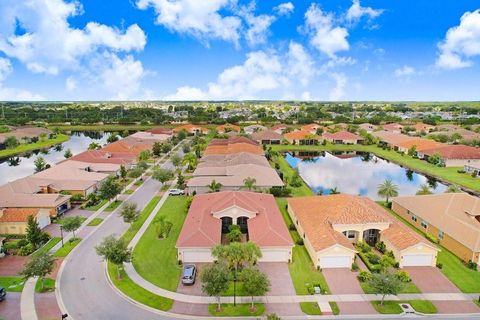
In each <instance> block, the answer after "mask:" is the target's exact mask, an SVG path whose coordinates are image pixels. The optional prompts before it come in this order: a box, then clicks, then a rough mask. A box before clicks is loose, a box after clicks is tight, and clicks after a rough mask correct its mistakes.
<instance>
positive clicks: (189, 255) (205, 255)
mask: <svg viewBox="0 0 480 320" xmlns="http://www.w3.org/2000/svg"><path fill="white" fill-rule="evenodd" d="M181 252H182V256H181V257H180V259H181V260H182V261H183V262H212V261H213V258H212V255H211V254H210V250H183V251H181Z"/></svg>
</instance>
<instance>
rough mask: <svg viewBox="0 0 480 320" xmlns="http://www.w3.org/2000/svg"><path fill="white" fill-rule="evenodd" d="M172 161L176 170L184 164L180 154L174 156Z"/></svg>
mask: <svg viewBox="0 0 480 320" xmlns="http://www.w3.org/2000/svg"><path fill="white" fill-rule="evenodd" d="M170 160H171V161H172V164H173V166H174V167H175V168H178V167H179V166H180V165H181V164H182V158H181V157H180V156H179V155H178V154H174V155H173V156H172V157H171V158H170Z"/></svg>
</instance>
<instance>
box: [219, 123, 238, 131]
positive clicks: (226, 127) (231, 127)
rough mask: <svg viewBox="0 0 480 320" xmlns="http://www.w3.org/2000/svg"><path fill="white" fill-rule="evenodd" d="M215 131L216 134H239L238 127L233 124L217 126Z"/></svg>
mask: <svg viewBox="0 0 480 320" xmlns="http://www.w3.org/2000/svg"><path fill="white" fill-rule="evenodd" d="M215 130H216V131H217V132H218V133H227V132H231V131H234V132H240V127H239V126H237V125H234V124H230V123H227V124H222V125H219V126H217V127H216V128H215Z"/></svg>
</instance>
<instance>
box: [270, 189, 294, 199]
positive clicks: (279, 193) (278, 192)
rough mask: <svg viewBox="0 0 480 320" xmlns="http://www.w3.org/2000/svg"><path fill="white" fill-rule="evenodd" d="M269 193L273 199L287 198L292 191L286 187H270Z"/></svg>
mask: <svg viewBox="0 0 480 320" xmlns="http://www.w3.org/2000/svg"><path fill="white" fill-rule="evenodd" d="M269 192H270V194H272V195H273V196H274V197H289V196H290V194H291V193H292V189H290V188H286V187H271V188H270V190H269Z"/></svg>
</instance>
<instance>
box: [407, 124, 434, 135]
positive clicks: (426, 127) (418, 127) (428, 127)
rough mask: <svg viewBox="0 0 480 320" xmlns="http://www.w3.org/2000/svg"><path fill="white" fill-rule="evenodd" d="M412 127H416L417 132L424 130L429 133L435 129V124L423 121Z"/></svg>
mask: <svg viewBox="0 0 480 320" xmlns="http://www.w3.org/2000/svg"><path fill="white" fill-rule="evenodd" d="M411 127H412V128H413V129H415V131H416V132H422V131H423V132H425V133H429V132H431V131H433V130H434V129H435V126H432V125H429V124H426V123H422V122H417V123H415V124H414V125H413V126H411Z"/></svg>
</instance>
